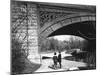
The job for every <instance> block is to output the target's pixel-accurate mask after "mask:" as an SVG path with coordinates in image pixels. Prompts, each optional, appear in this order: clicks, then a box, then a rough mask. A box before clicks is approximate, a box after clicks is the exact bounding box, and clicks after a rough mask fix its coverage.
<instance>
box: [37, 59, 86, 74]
mask: <svg viewBox="0 0 100 75" xmlns="http://www.w3.org/2000/svg"><path fill="white" fill-rule="evenodd" d="M52 64H53V61H52V59H45V60H42V65H41V67H40V68H39V69H38V70H36V71H35V72H49V71H64V70H65V71H67V70H69V69H70V70H74V69H78V68H77V67H84V66H86V64H85V63H83V62H76V61H69V60H65V59H62V68H61V69H57V70H54V69H51V68H49V67H48V66H51V65H52Z"/></svg>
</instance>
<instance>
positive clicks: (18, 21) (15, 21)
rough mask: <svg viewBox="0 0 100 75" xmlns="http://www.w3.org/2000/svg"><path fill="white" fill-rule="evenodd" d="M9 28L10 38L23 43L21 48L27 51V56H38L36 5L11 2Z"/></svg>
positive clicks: (31, 57) (32, 57)
mask: <svg viewBox="0 0 100 75" xmlns="http://www.w3.org/2000/svg"><path fill="white" fill-rule="evenodd" d="M11 29H12V38H14V39H17V40H18V41H21V42H22V43H23V46H22V48H23V49H25V51H26V52H27V53H28V58H29V59H30V60H31V59H34V58H38V31H37V30H38V18H37V6H36V5H35V4H31V3H25V2H16V1H14V2H12V6H11ZM34 62H35V61H34ZM36 62H37V61H36ZM38 62H39V61H38ZM38 62H37V63H38Z"/></svg>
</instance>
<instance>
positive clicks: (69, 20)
mask: <svg viewBox="0 0 100 75" xmlns="http://www.w3.org/2000/svg"><path fill="white" fill-rule="evenodd" d="M86 21H96V16H95V15H94V14H91V15H90V14H81V15H80V14H79V15H70V16H65V17H64V18H61V19H56V20H55V21H53V22H49V23H45V24H44V27H42V28H41V29H40V36H41V37H43V38H46V37H48V36H49V35H50V34H51V33H53V32H54V31H56V30H58V29H60V28H62V27H64V26H68V25H71V24H74V23H80V22H86Z"/></svg>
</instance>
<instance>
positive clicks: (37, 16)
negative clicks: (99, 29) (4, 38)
mask: <svg viewBox="0 0 100 75" xmlns="http://www.w3.org/2000/svg"><path fill="white" fill-rule="evenodd" d="M81 25H82V26H81ZM79 27H80V28H79ZM62 28H65V29H64V32H66V33H64V34H66V35H67V34H72V33H73V32H76V31H75V30H82V29H83V30H82V31H83V32H84V33H86V37H89V38H90V39H96V7H95V6H88V5H71V4H56V3H41V2H40V3H39V2H23V1H12V5H11V29H12V30H11V33H12V35H11V37H12V39H17V40H20V41H22V42H23V46H22V47H23V48H24V49H25V50H26V52H28V54H29V59H31V58H35V57H37V56H38V53H39V51H40V43H41V41H43V40H45V38H47V37H49V36H54V35H59V33H60V32H61V30H60V29H62ZM77 28H78V29H77ZM74 29H75V30H74ZM85 29H86V30H85ZM58 30H59V31H58ZM62 30H63V29H62ZM57 31H58V32H57ZM70 31H71V32H70ZM88 32H89V34H91V35H88ZM61 34H63V32H62V33H61ZM72 35H78V36H81V37H84V36H83V35H79V33H73V34H72ZM84 38H85V37H84Z"/></svg>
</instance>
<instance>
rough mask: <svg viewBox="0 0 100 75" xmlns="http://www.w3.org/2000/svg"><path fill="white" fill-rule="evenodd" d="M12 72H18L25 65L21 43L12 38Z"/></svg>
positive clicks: (24, 55)
mask: <svg viewBox="0 0 100 75" xmlns="http://www.w3.org/2000/svg"><path fill="white" fill-rule="evenodd" d="M11 48H12V72H13V73H20V72H22V71H23V70H24V66H25V58H26V54H25V50H24V49H22V43H21V42H19V41H17V40H12V47H11Z"/></svg>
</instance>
